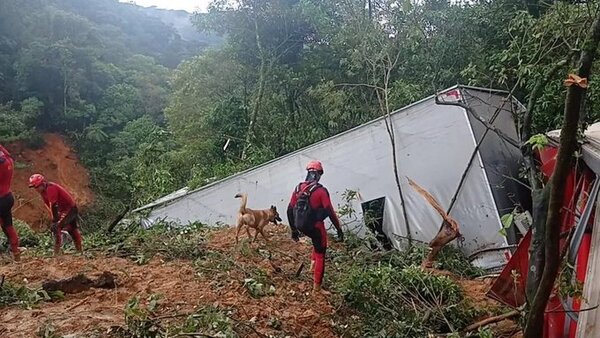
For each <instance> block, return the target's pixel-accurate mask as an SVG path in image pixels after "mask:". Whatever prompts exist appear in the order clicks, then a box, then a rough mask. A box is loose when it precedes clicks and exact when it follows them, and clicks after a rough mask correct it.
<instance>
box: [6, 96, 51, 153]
mask: <svg viewBox="0 0 600 338" xmlns="http://www.w3.org/2000/svg"><path fill="white" fill-rule="evenodd" d="M42 107H43V103H42V102H41V101H39V100H38V99H36V98H29V99H26V100H24V101H22V102H21V104H20V109H18V110H15V109H13V104H12V102H8V103H6V104H1V103H0V142H2V143H8V142H14V141H19V140H31V139H33V138H34V137H35V136H36V135H37V134H36V128H35V124H36V123H35V121H36V119H37V118H38V117H39V115H40V113H41V111H42Z"/></svg>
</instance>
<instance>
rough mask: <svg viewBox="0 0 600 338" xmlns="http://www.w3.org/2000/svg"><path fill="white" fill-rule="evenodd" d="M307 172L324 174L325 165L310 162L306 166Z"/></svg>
mask: <svg viewBox="0 0 600 338" xmlns="http://www.w3.org/2000/svg"><path fill="white" fill-rule="evenodd" d="M306 170H308V171H311V170H315V171H319V172H321V173H322V172H323V165H322V164H321V162H319V161H310V162H308V164H307V165H306Z"/></svg>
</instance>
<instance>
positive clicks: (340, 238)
mask: <svg viewBox="0 0 600 338" xmlns="http://www.w3.org/2000/svg"><path fill="white" fill-rule="evenodd" d="M337 236H338V240H339V241H340V242H343V241H344V232H343V231H342V229H338V231H337Z"/></svg>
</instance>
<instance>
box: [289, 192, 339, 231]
mask: <svg viewBox="0 0 600 338" xmlns="http://www.w3.org/2000/svg"><path fill="white" fill-rule="evenodd" d="M309 183H310V182H302V183H300V189H299V190H300V191H302V190H303V189H304V188H305V187H306V186H307V185H308V184H309ZM297 191H298V190H297V189H294V192H293V193H292V198H291V199H290V204H289V206H288V210H291V209H293V208H294V207H295V206H296V202H297V196H296V195H297ZM308 203H310V207H311V208H312V209H313V210H319V209H325V210H326V211H327V215H328V216H329V219H330V220H331V222H332V223H333V225H334V226H335V228H336V229H338V230H339V229H341V228H342V227H341V224H340V220H339V218H338V217H337V214H336V213H335V209H334V208H333V204H332V203H331V199H330V198H329V192H328V191H327V189H326V188H325V187H324V186H320V187H318V188H317V189H315V190H314V191H313V192H312V194H311V195H310V198H309V200H308ZM288 218H289V212H288ZM318 223H323V221H318V222H317V224H318Z"/></svg>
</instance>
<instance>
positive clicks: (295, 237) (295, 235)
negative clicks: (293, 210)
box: [292, 230, 300, 242]
mask: <svg viewBox="0 0 600 338" xmlns="http://www.w3.org/2000/svg"><path fill="white" fill-rule="evenodd" d="M292 239H293V240H294V242H298V241H299V240H300V233H299V232H298V230H294V231H292Z"/></svg>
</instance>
